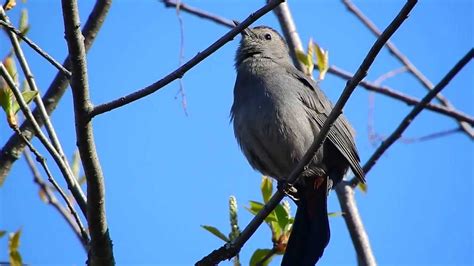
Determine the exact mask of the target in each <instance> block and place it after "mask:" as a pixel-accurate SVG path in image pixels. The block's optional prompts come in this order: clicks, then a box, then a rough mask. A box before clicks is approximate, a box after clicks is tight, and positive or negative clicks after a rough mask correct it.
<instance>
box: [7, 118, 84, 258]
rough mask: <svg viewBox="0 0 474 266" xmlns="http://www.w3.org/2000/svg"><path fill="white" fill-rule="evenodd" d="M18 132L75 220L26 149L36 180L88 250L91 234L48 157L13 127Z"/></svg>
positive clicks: (27, 158)
mask: <svg viewBox="0 0 474 266" xmlns="http://www.w3.org/2000/svg"><path fill="white" fill-rule="evenodd" d="M13 130H14V131H15V133H16V134H18V135H19V136H20V137H21V138H22V139H23V141H24V142H25V144H26V145H27V146H28V148H29V149H30V151H31V152H32V153H33V154H34V155H35V157H36V161H37V162H39V163H40V164H41V166H42V167H43V169H44V172H45V173H46V175H47V176H48V180H49V182H50V183H51V184H53V186H54V188H55V189H56V190H57V191H58V192H59V194H60V195H61V197H62V198H63V200H64V201H65V202H66V205H67V207H68V209H69V212H70V214H72V216H73V218H74V221H73V220H71V217H69V215H67V212H66V211H65V210H64V208H62V206H61V205H60V204H59V203H58V202H57V200H56V197H55V196H54V194H53V193H52V192H51V191H50V190H49V188H48V186H47V185H46V184H45V183H44V182H43V180H42V178H41V175H40V174H39V171H38V169H36V166H35V164H34V162H33V160H32V159H31V157H30V156H29V154H28V153H27V152H26V151H25V158H26V160H27V162H28V165H29V166H30V169H31V171H32V173H33V176H34V180H35V182H36V183H38V184H39V185H40V187H41V189H42V190H43V191H44V192H45V194H46V196H47V197H48V200H49V201H50V203H51V204H52V205H53V206H54V207H56V209H57V210H58V211H59V212H60V213H61V214H62V215H63V217H64V218H65V219H66V220H67V221H68V223H69V224H70V225H71V227H72V229H73V231H74V232H76V234H77V236H78V237H79V239H80V241H81V243H82V245H83V247H84V249H86V250H87V245H88V244H89V235H88V234H87V232H86V230H85V229H84V226H83V225H82V222H81V218H79V215H78V214H77V212H76V210H75V209H74V205H73V203H72V202H71V201H70V200H69V198H68V196H67V195H66V193H64V190H63V189H62V188H61V186H59V184H58V182H56V179H54V177H53V175H52V174H51V171H50V170H49V167H48V165H47V164H46V159H45V158H44V157H43V156H42V155H41V154H40V153H39V152H38V150H36V148H35V147H34V146H33V145H32V144H31V143H30V141H29V140H28V139H27V138H25V137H24V136H23V134H22V133H21V131H20V130H19V129H18V127H15V128H13Z"/></svg>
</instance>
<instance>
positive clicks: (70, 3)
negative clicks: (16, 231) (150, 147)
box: [61, 0, 115, 265]
mask: <svg viewBox="0 0 474 266" xmlns="http://www.w3.org/2000/svg"><path fill="white" fill-rule="evenodd" d="M61 2H62V10H63V19H64V31H65V37H66V41H67V46H68V51H69V56H70V62H71V72H72V77H71V89H72V96H73V103H74V117H75V122H76V123H75V125H76V139H77V146H78V148H79V153H80V155H81V161H82V166H83V168H84V172H85V174H86V177H87V178H86V180H87V202H88V204H87V222H88V225H89V231H90V235H91V243H90V249H89V254H88V264H89V265H114V264H115V261H114V255H113V249H112V241H111V239H110V236H109V228H108V225H107V216H106V214H105V184H104V175H103V173H102V169H101V166H100V163H99V158H98V156H97V151H96V147H95V143H94V132H93V128H92V121H91V120H90V119H89V113H90V111H91V110H92V103H91V101H90V97H89V84H88V76H87V62H86V48H85V45H84V42H83V36H82V33H81V30H80V20H79V10H78V6H77V1H75V0H62V1H61Z"/></svg>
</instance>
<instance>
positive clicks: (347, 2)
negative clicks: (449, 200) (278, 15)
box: [342, 0, 474, 139]
mask: <svg viewBox="0 0 474 266" xmlns="http://www.w3.org/2000/svg"><path fill="white" fill-rule="evenodd" d="M342 2H343V3H344V5H345V6H346V7H347V9H348V10H349V11H350V12H351V13H353V14H354V15H355V16H356V17H357V18H358V19H359V20H360V21H361V22H362V23H363V24H364V25H365V26H367V28H368V29H369V30H370V31H371V32H372V33H373V34H374V35H375V36H376V37H379V36H380V34H381V33H380V30H379V29H378V28H377V26H375V24H374V23H373V22H372V21H371V20H370V19H369V18H368V17H367V16H365V15H364V13H362V11H361V10H360V9H358V8H357V7H356V6H355V5H354V4H353V3H352V2H351V1H350V0H342ZM385 46H386V47H387V48H388V50H389V51H390V53H391V54H392V55H393V56H395V58H397V59H398V60H399V61H400V62H401V63H402V64H403V65H404V66H405V67H406V68H407V69H408V70H409V71H410V72H411V73H412V74H413V75H414V76H415V77H416V78H417V79H418V81H420V82H421V84H422V85H423V86H424V87H425V88H426V89H427V90H432V89H433V83H431V81H430V80H429V79H428V78H427V77H425V75H423V73H421V71H420V70H418V68H416V67H415V65H414V64H413V63H412V62H411V61H410V60H409V59H408V57H406V56H405V55H404V54H403V53H402V52H400V50H398V48H397V47H396V46H395V45H394V44H393V43H392V42H391V41H387V43H386V44H385ZM436 99H437V100H438V101H439V102H440V103H441V104H442V105H444V106H445V107H447V108H448V109H455V107H454V106H453V105H452V104H451V103H450V102H449V101H448V99H446V98H445V97H444V96H443V95H441V94H438V95H436ZM458 123H459V125H460V126H461V127H462V129H463V130H464V132H465V133H466V135H468V136H469V137H470V138H471V139H474V129H473V128H472V127H471V126H470V125H468V124H467V123H465V122H461V121H458Z"/></svg>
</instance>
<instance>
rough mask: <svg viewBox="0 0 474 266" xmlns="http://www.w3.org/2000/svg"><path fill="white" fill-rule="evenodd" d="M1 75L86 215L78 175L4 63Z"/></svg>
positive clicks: (0, 69) (1, 64) (0, 71)
mask: <svg viewBox="0 0 474 266" xmlns="http://www.w3.org/2000/svg"><path fill="white" fill-rule="evenodd" d="M0 75H1V76H2V77H3V79H4V80H5V81H6V82H7V84H8V86H9V87H10V89H11V91H12V92H13V95H14V96H15V99H16V101H17V102H18V104H19V105H20V109H21V111H22V112H23V114H24V115H25V117H26V119H28V120H29V121H30V122H31V124H32V125H33V128H34V130H35V131H36V132H35V133H36V136H37V137H38V139H39V140H40V141H41V144H43V146H44V147H45V148H46V149H47V150H48V152H49V154H51V156H52V157H53V159H54V161H55V162H56V164H57V165H58V167H59V169H60V170H61V173H62V174H63V176H64V179H65V180H66V182H67V184H68V187H69V189H71V191H72V193H73V195H74V197H75V199H76V200H77V202H78V205H79V207H80V208H81V210H82V212H83V213H84V215H85V214H86V212H85V207H86V202H85V199H83V198H80V197H77V198H76V195H77V192H79V191H80V192H82V190H81V188H80V187H78V185H77V180H76V177H74V175H73V174H72V172H71V171H70V169H68V167H67V165H66V164H65V163H64V161H63V160H62V158H61V156H60V155H59V153H58V152H57V151H56V149H55V148H54V147H53V145H52V144H51V142H49V140H48V139H47V138H46V136H45V135H44V133H43V132H42V131H41V128H40V126H39V124H38V122H37V121H36V119H35V117H34V116H33V113H32V112H31V110H30V108H29V107H28V104H27V103H26V102H25V100H24V99H23V96H22V95H21V92H20V89H18V87H17V86H16V84H15V82H14V81H13V78H12V77H11V76H10V75H9V74H8V71H7V69H6V68H5V66H4V65H3V63H0ZM18 132H21V130H20V129H19V131H18ZM19 135H20V136H21V138H23V137H24V139H22V140H23V141H24V142H25V143H28V142H27V141H25V140H28V138H27V137H26V136H24V135H23V132H21V134H19ZM73 180H74V181H73ZM75 181H76V182H75ZM74 193H76V194H74Z"/></svg>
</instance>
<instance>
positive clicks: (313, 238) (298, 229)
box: [281, 178, 330, 266]
mask: <svg viewBox="0 0 474 266" xmlns="http://www.w3.org/2000/svg"><path fill="white" fill-rule="evenodd" d="M323 180H324V181H322V183H319V184H316V183H315V185H313V183H314V182H307V184H306V185H305V186H303V187H302V188H301V189H302V190H303V191H301V192H302V193H299V195H301V196H300V199H299V204H298V209H297V210H296V217H295V222H294V224H293V229H292V232H291V235H290V239H289V240H288V245H287V248H286V252H285V255H284V256H283V260H282V263H281V265H283V266H309V265H315V264H316V262H318V260H319V258H321V256H322V255H323V252H324V248H325V247H326V246H327V244H328V243H329V238H330V229H329V220H328V215H327V182H328V180H327V178H324V179H323Z"/></svg>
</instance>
